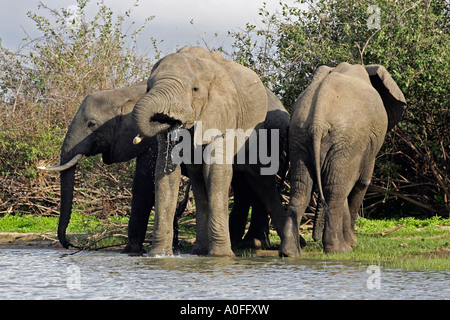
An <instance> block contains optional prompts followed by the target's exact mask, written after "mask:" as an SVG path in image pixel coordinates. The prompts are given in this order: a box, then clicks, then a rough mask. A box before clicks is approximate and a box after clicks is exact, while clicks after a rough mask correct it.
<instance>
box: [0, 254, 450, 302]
mask: <svg viewBox="0 0 450 320" xmlns="http://www.w3.org/2000/svg"><path fill="white" fill-rule="evenodd" d="M368 268H369V269H368ZM449 280H450V270H446V271H432V270H426V271H405V270H397V269H385V268H378V267H376V266H372V267H369V266H367V265H356V264H342V263H336V262H333V263H331V262H324V261H314V262H311V261H303V260H301V259H281V258H277V257H254V258H207V257H197V256H191V255H182V256H175V257H164V258H150V257H145V256H144V257H129V256H126V255H122V254H119V253H116V252H80V253H77V254H73V255H71V254H68V251H65V250H60V249H33V248H31V249H0V299H164V300H165V299H200V300H202V299H236V300H240V299H249V300H254V299H258V300H259V299H268V300H272V299H276V300H278V299H449V298H450V290H449V283H450V281H449Z"/></svg>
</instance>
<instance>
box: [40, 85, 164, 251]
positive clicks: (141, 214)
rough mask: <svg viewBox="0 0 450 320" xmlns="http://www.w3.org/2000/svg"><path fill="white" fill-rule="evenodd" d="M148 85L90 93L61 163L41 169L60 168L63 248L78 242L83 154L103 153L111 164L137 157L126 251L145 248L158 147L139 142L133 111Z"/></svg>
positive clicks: (70, 131)
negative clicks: (75, 207) (72, 225)
mask: <svg viewBox="0 0 450 320" xmlns="http://www.w3.org/2000/svg"><path fill="white" fill-rule="evenodd" d="M146 89H147V85H146V83H145V82H143V83H139V84H136V85H132V86H128V87H123V88H119V89H114V90H105V91H99V92H95V93H91V94H89V95H87V96H86V97H85V99H84V100H83V102H82V103H81V106H80V107H79V109H78V111H77V113H76V114H75V116H74V118H73V120H72V122H71V124H70V127H69V129H68V131H67V134H66V136H65V139H64V142H63V145H62V147H61V160H60V165H55V166H51V167H40V169H43V170H48V171H59V172H60V184H61V207H60V217H59V222H58V239H59V241H60V243H61V244H62V246H63V247H65V248H69V247H70V246H73V245H72V244H71V243H70V242H69V241H68V240H67V237H66V229H67V226H68V224H69V221H70V216H71V213H72V200H73V192H74V183H75V169H76V164H77V162H78V161H79V160H80V159H81V157H82V156H83V155H85V156H93V155H97V154H100V153H101V154H102V158H103V162H104V163H106V164H111V163H117V162H124V161H129V160H131V159H134V158H136V170H135V175H134V180H133V192H132V203H131V215H130V220H129V225H128V244H127V246H126V247H125V249H124V250H123V252H125V253H140V252H142V244H143V242H144V238H145V233H146V231H147V224H148V219H149V214H150V210H151V209H152V207H153V205H154V168H155V162H156V154H157V152H158V146H157V141H156V138H148V139H144V140H143V141H142V143H141V144H139V145H134V144H133V143H132V141H133V138H134V137H135V136H136V133H137V132H136V130H135V128H134V125H133V123H132V117H131V111H132V109H133V107H134V105H135V104H136V102H137V100H138V99H139V98H141V97H142V96H143V95H144V94H145V92H146Z"/></svg>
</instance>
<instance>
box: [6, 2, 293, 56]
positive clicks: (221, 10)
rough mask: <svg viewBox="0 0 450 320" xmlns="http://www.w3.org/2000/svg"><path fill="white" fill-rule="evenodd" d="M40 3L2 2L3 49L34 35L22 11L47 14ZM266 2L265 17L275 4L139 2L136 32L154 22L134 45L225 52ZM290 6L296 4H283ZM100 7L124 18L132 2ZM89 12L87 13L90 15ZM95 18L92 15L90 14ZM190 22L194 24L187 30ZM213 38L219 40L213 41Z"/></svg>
mask: <svg viewBox="0 0 450 320" xmlns="http://www.w3.org/2000/svg"><path fill="white" fill-rule="evenodd" d="M39 1H40V0H2V1H1V4H2V5H1V8H0V38H2V44H3V46H5V47H7V48H9V49H11V50H15V49H17V48H18V47H19V46H20V44H21V40H22V39H23V37H24V36H25V31H24V30H26V32H27V33H28V34H30V35H31V36H32V37H35V36H37V35H38V33H37V31H36V27H35V25H34V22H33V21H32V20H31V19H29V18H28V17H27V15H26V13H27V11H32V12H38V13H39V14H47V13H46V11H45V10H44V9H41V10H39V11H38V4H39ZM42 2H43V3H45V4H46V5H47V6H49V7H50V8H68V7H69V6H71V5H74V4H76V1H75V0H42ZM97 2H98V1H97V0H92V1H91V3H90V4H89V6H88V8H92V9H94V10H95V8H94V6H96V3H97ZM263 2H267V8H268V9H269V11H270V12H275V10H277V9H279V8H280V5H279V0H140V1H139V6H138V7H137V8H135V9H134V10H133V12H132V16H131V18H130V20H133V21H136V24H137V25H138V26H140V25H142V24H143V23H144V19H145V18H146V17H149V16H153V15H154V16H155V19H154V20H153V21H151V22H150V23H149V25H148V27H147V29H146V30H145V32H144V33H143V34H142V36H141V38H140V41H139V48H140V50H141V51H146V50H148V49H150V45H147V42H146V39H147V38H148V37H154V38H155V39H157V40H164V42H163V43H162V44H161V45H158V48H160V49H162V51H163V53H169V52H173V51H174V50H176V49H177V48H179V47H182V46H184V45H197V44H202V40H201V37H202V36H203V37H204V38H205V39H206V41H208V42H210V43H211V44H212V46H215V47H217V46H220V45H222V44H223V45H224V46H225V47H229V46H230V45H231V43H232V39H230V38H229V37H228V36H227V33H228V31H229V30H236V31H238V30H239V29H240V28H244V27H245V24H246V23H247V22H250V23H253V24H255V23H258V22H259V21H260V16H259V15H258V12H259V11H258V9H259V8H261V7H262V5H263ZM283 2H284V3H287V4H289V5H293V4H294V2H295V0H283ZM105 3H106V4H107V5H108V6H109V7H111V8H112V9H113V11H114V12H115V13H116V14H117V13H124V12H125V11H126V10H127V9H129V8H130V7H132V5H133V4H134V3H135V0H105ZM92 9H91V10H92ZM95 12H96V11H95ZM191 21H193V24H191ZM215 33H218V37H215V36H214V35H215Z"/></svg>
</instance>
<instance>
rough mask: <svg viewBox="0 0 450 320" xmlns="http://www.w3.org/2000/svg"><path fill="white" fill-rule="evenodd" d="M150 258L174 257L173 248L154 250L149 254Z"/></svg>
mask: <svg viewBox="0 0 450 320" xmlns="http://www.w3.org/2000/svg"><path fill="white" fill-rule="evenodd" d="M148 255H149V256H150V257H164V256H173V250H172V248H152V249H151V250H150V253H149V254H148Z"/></svg>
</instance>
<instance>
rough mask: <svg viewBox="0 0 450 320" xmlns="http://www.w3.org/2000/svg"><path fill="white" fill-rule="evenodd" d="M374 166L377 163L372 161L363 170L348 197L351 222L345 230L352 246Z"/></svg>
mask: <svg viewBox="0 0 450 320" xmlns="http://www.w3.org/2000/svg"><path fill="white" fill-rule="evenodd" d="M374 166H375V161H372V162H371V163H370V164H369V165H368V166H365V167H363V168H362V173H361V176H360V178H359V180H358V181H356V184H355V186H354V187H353V189H352V192H351V193H350V195H349V196H348V204H349V210H350V221H349V222H347V223H345V224H344V226H345V227H346V228H345V229H344V238H345V241H346V242H347V243H348V244H349V245H352V244H353V242H354V241H355V221H356V219H357V217H358V213H359V210H360V208H361V205H362V202H363V200H364V196H365V195H366V192H367V189H368V188H369V185H370V180H371V179H372V175H373V169H374Z"/></svg>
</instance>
